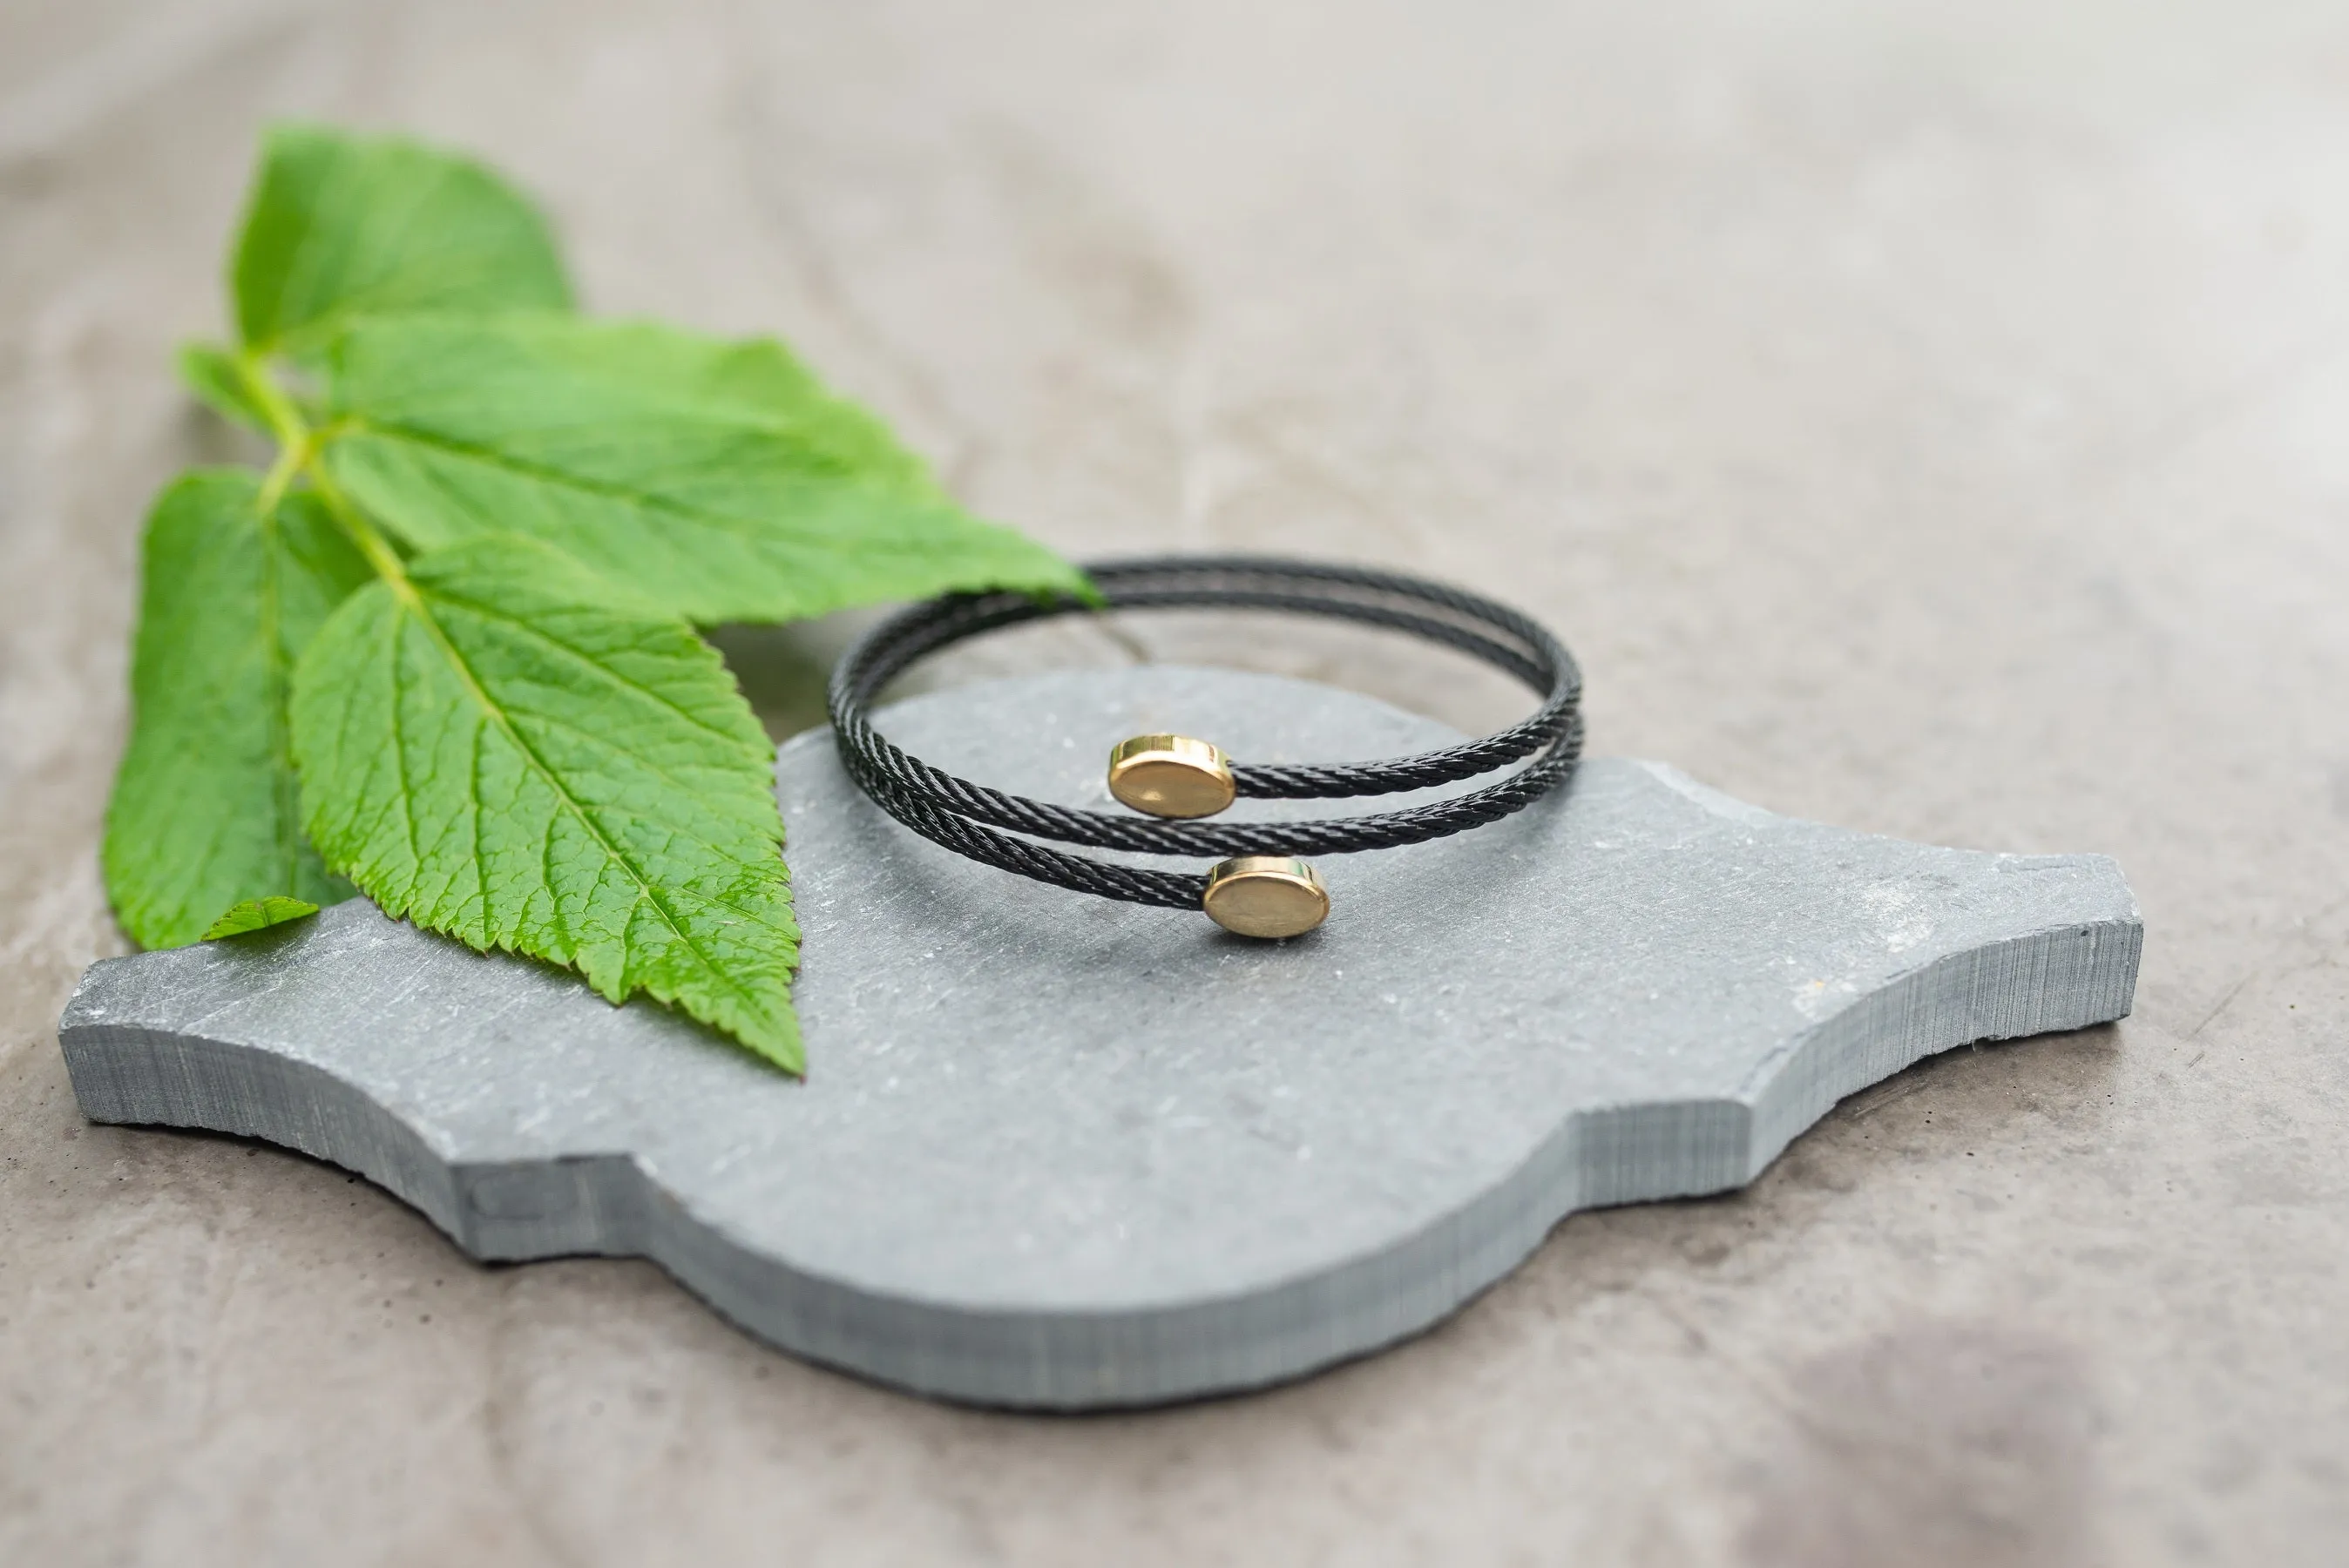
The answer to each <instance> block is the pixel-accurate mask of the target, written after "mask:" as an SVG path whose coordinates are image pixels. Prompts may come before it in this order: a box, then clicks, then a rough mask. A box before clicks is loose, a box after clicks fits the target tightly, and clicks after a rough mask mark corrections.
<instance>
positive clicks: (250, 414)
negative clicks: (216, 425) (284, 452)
mask: <svg viewBox="0 0 2349 1568" xmlns="http://www.w3.org/2000/svg"><path fill="white" fill-rule="evenodd" d="M174 357H175V360H176V362H177V364H178V366H179V371H180V380H181V384H182V385H184V386H185V387H187V388H188V390H189V391H191V392H193V393H194V394H195V395H196V396H197V397H200V398H202V400H203V402H204V404H205V406H206V407H209V408H211V409H212V412H213V413H215V414H218V415H220V416H221V417H222V418H227V419H233V420H235V421H236V422H237V423H238V424H240V425H250V426H252V427H253V428H254V429H256V430H259V431H260V432H261V433H262V434H264V435H267V434H269V433H270V429H269V416H268V415H267V414H265V413H264V412H263V411H262V408H261V405H260V404H258V403H256V402H254V400H253V389H252V388H251V387H247V386H246V385H245V382H244V374H243V371H242V370H240V369H239V368H238V366H237V362H236V356H235V355H234V354H233V353H231V352H230V351H229V350H227V349H225V348H222V347H221V346H219V345H218V344H214V343H183V344H181V345H180V349H179V353H178V354H177V355H176V356H174Z"/></svg>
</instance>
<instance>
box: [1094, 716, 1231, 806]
mask: <svg viewBox="0 0 2349 1568" xmlns="http://www.w3.org/2000/svg"><path fill="white" fill-rule="evenodd" d="M1109 792H1110V793H1111V794H1112V795H1114V796H1116V797H1117V798H1118V799H1119V800H1121V801H1123V803H1124V804H1126V805H1128V806H1131V807H1133V809H1134V810H1137V811H1146V812H1148V813H1149V814H1150V815H1151V816H1154V817H1212V816H1214V815H1215V814H1216V812H1218V811H1220V810H1223V809H1224V808H1225V807H1226V806H1228V805H1230V804H1231V803H1232V798H1233V796H1234V795H1235V794H1237V787H1236V786H1235V785H1234V784H1233V782H1232V765H1231V759H1230V758H1227V757H1226V756H1225V755H1224V754H1223V752H1222V751H1221V750H1219V749H1218V748H1216V747H1213V746H1210V745H1208V744H1207V743H1206V741H1204V740H1194V739H1192V738H1190V737H1189V736H1187V735H1137V736H1135V737H1133V738H1132V739H1130V740H1121V741H1119V742H1118V743H1117V745H1116V747H1115V748H1113V749H1112V751H1111V752H1110V754H1109Z"/></svg>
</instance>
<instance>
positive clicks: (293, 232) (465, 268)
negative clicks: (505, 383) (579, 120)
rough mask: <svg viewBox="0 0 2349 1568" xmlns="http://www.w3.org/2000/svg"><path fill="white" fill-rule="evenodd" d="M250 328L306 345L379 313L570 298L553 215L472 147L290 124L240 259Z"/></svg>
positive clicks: (262, 343)
mask: <svg viewBox="0 0 2349 1568" xmlns="http://www.w3.org/2000/svg"><path fill="white" fill-rule="evenodd" d="M230 276H231V284H232V290H233V294H234V298H235V305H236V320H237V330H238V333H239V335H241V336H242V338H243V342H244V345H245V346H246V347H247V348H250V349H253V350H254V351H255V352H259V353H272V354H274V353H286V354H292V355H295V356H300V355H304V354H306V353H308V352H310V351H312V350H313V349H315V348H316V347H317V346H319V345H320V344H322V343H323V342H324V341H325V340H326V338H327V337H328V336H330V335H332V334H333V333H334V332H335V331H336V329H337V328H338V327H339V326H340V325H342V324H343V323H344V322H345V321H347V320H349V319H351V318H352V317H354V316H357V315H367V314H371V313H378V312H394V311H419V310H450V311H485V310H554V311H560V310H567V309H569V308H570V305H571V287H570V284H568V283H566V282H565V281H564V275H563V263H562V261H561V259H560V257H559V256H558V255H557V253H556V251H555V248H554V237H553V235H552V234H551V233H550V232H548V230H547V226H546V221H545V220H544V219H543V218H542V217H540V216H539V214H538V212H537V210H536V209H534V208H533V207H532V206H531V204H530V202H529V201H527V200H526V199H524V198H523V196H522V195H521V194H520V193H519V192H518V191H515V190H514V189H513V188H512V186H510V185H508V184H507V183H506V182H505V181H503V180H501V179H500V178H499V177H498V176H497V175H495V174H493V173H492V172H491V171H490V170H487V169H484V168H483V167H481V165H480V164H478V163H475V162H473V161H472V160H470V159H466V158H460V157H458V156H456V155H454V154H451V153H447V152H441V151H439V150H435V149H432V148H429V147H423V146H419V145H418V144H417V143H415V142H412V141H408V140H405V139H400V138H398V137H358V136H352V135H350V134H348V133H347V132H344V131H338V130H331V129H326V128H324V127H321V126H307V125H281V126H278V127H275V128H274V129H272V130H271V131H270V132H269V134H268V138H267V140H266V142H265V143H264V146H263V149H262V156H261V167H260V170H259V172H258V173H257V175H256V176H255V180H254V192H253V200H252V204H251V205H250V206H249V207H248V208H247V209H246V212H245V220H244V231H243V234H242V235H241V236H240V237H239V239H238V241H237V246H236V259H235V263H234V264H233V268H232V270H231V274H230Z"/></svg>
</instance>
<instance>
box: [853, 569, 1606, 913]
mask: <svg viewBox="0 0 2349 1568" xmlns="http://www.w3.org/2000/svg"><path fill="white" fill-rule="evenodd" d="M1088 571H1089V573H1090V574H1091V576H1092V580H1093V583H1095V585H1096V586H1097V587H1098V588H1099V590H1100V592H1101V595H1102V602H1103V603H1104V604H1105V605H1106V606H1107V607H1109V608H1114V609H1173V608H1184V609H1254V610H1274V611H1283V612H1287V613H1290V614H1313V615H1321V616H1329V617H1334V618H1338V619H1341V620H1349V621H1354V622H1358V623H1361V624H1369V625H1374V626H1380V627H1384V628H1387V629H1389V630H1394V631H1401V632H1406V633H1410V634H1414V635H1417V636H1421V637H1423V638H1426V639H1428V640H1430V641H1433V642H1436V643H1440V644H1443V645H1446V646H1449V647H1453V648H1455V649H1457V650H1459V651H1461V652H1463V653H1465V654H1468V655H1471V656H1473V657H1475V658H1479V659H1482V660H1483V661H1485V663H1487V664H1490V665H1495V667H1497V668H1499V669H1502V670H1504V671H1506V672H1507V673H1508V674H1509V675H1511V676H1515V677H1516V678H1517V679H1518V680H1520V681H1522V682H1523V683H1524V684H1526V686H1530V687H1532V688H1533V689H1534V690H1535V691H1537V692H1539V693H1541V694H1543V697H1544V700H1543V703H1542V706H1541V707H1540V708H1538V709H1537V711H1536V712H1535V713H1534V714H1533V715H1532V716H1531V717H1528V718H1526V719H1525V720H1523V721H1522V722H1520V723H1518V724H1516V725H1513V726H1511V727H1508V728H1506V729H1504V730H1500V731H1498V732H1496V733H1495V734H1493V735H1488V736H1485V737H1482V738H1478V739H1475V740H1468V741H1463V742H1460V743H1458V744H1456V745H1454V746H1448V747H1444V748H1439V749H1437V750H1433V751H1428V752H1423V753H1420V754H1419V755H1417V756H1413V757H1402V758H1387V759H1384V760H1381V761H1374V762H1359V763H1348V764H1337V765H1324V764H1270V765H1268V764H1246V763H1234V764H1232V766H1231V771H1232V776H1233V780H1234V783H1235V785H1236V786H1237V793H1238V794H1240V795H1242V796H1247V797H1251V798H1255V799H1343V798H1350V797H1353V796H1361V795H1374V794H1388V793H1392V792H1395V791H1398V790H1406V789H1426V788H1430V787H1433V786H1436V785H1441V784H1446V783H1452V782H1455V781H1458V780H1461V779H1472V778H1475V776H1477V775H1478V774H1480V773H1486V772H1490V771H1492V770H1494V769H1497V768H1503V767H1506V766H1507V765H1509V764H1510V763H1512V762H1516V761H1519V760H1521V759H1523V758H1526V757H1529V756H1530V757H1535V760H1534V761H1533V762H1532V763H1531V764H1530V765H1529V766H1527V767H1526V768H1524V769H1519V770H1518V771H1517V772H1515V773H1513V774H1511V775H1509V776H1508V777H1507V778H1506V779H1502V780H1500V781H1499V782H1498V783H1495V784H1491V785H1487V786H1485V788H1483V789H1475V790H1472V791H1470V792H1468V793H1466V794H1463V795H1458V796H1454V797H1452V798H1450V799H1442V800H1436V801H1433V802H1430V803H1427V804H1424V805H1419V806H1413V807H1408V808H1405V809H1403V810H1396V811H1389V812H1384V813H1381V814H1379V815H1375V816H1367V817H1352V818H1331V819H1322V820H1312V821H1301V822H1248V823H1228V822H1227V823H1216V822H1205V821H1169V820H1162V819H1155V818H1146V817H1120V816H1112V815H1110V814H1108V813H1106V812H1099V811H1084V810H1075V809H1072V808H1070V807H1064V806H1055V805H1052V804H1050V803H1049V802H1046V801H1041V800H1035V799H1029V798H1028V797H1025V796H1020V795H1013V794H1009V793H1007V792H1005V791H1002V790H998V789H989V788H988V787H987V786H985V785H981V784H976V783H973V782H971V781H970V780H968V779H962V778H958V777H957V776H956V775H954V774H951V773H948V772H947V771H945V770H944V769H939V768H936V767H933V766H931V765H930V764H928V763H926V762H924V761H922V760H921V759H920V758H916V757H914V756H912V755H911V754H909V753H907V752H905V750H903V749H901V748H898V747H897V746H895V745H894V744H892V743H891V742H890V741H889V740H888V739H887V738H886V737H885V736H883V735H882V734H881V733H880V732H879V731H878V730H877V729H875V728H874V727H873V724H872V722H871V721H870V719H868V718H867V717H865V712H864V709H865V706H866V705H867V704H868V703H869V702H870V701H871V700H872V698H873V696H874V694H875V693H877V692H878V691H879V690H880V689H881V688H882V687H883V686H885V685H886V684H887V683H888V682H889V681H890V680H891V679H892V678H893V677H895V676H896V675H898V674H899V673H901V672H902V671H904V670H905V668H906V667H907V666H909V665H912V664H914V663H915V662H916V660H918V659H920V658H922V657H924V656H925V655H928V654H931V653H935V652H936V651H937V650H938V649H940V648H943V647H945V646H947V645H949V644H952V643H956V642H959V641H961V640H963V639H965V638H967V637H971V636H976V635H978V634H981V633H984V632H988V631H993V630H996V629H999V628H1000V627H1004V626H1009V625H1015V624H1020V623H1023V622H1027V621H1033V620H1040V619H1043V618H1045V617H1049V616H1053V615H1061V614H1070V613H1071V612H1074V611H1078V610H1084V609H1090V608H1092V607H1093V606H1091V605H1089V604H1087V603H1084V602H1082V601H1080V600H1077V599H1075V598H1072V597H1065V596H1063V597H1055V598H1039V597H1035V596H1031V595H1026V594H1019V593H1002V592H996V593H953V594H947V595H945V596H943V597H941V598H937V599H933V600H930V601H928V602H926V603H921V604H917V605H915V606H913V607H911V608H910V609H907V610H905V611H903V612H901V613H900V614H897V615H895V616H893V617H892V618H891V619H889V620H887V621H885V622H883V623H882V624H880V625H878V626H875V627H874V628H873V629H872V630H871V631H870V632H868V633H867V634H865V635H864V637H862V638H860V639H859V640H858V642H857V643H856V645H854V646H853V647H852V648H850V650H849V651H848V653H847V654H846V655H844V656H843V658H842V659H841V661H840V664H839V665H838V666H837V667H836V668H835V669H834V671H833V677H832V681H831V683H830V686H829V688H828V690H827V693H826V699H827V706H828V707H829V708H830V711H831V715H832V721H833V733H834V737H835V739H836V741H837V744H838V746H839V748H840V754H841V758H842V761H843V765H844V766H845V767H846V768H847V770H848V772H849V774H850V776H851V777H852V778H853V779H855V780H856V783H857V785H858V787H859V788H860V789H863V790H864V792H865V793H866V794H867V795H868V796H870V797H871V798H872V799H873V800H874V802H875V803H876V804H878V805H879V806H881V807H882V809H883V810H886V811H887V812H888V813H889V814H890V815H891V816H893V817H895V819H896V820H898V821H900V822H902V823H904V824H905V826H906V827H908V828H911V829H912V830H914V831H916V832H917V833H920V834H921V835H922V836H923V837H925V838H926V839H929V840H931V841H933V842H936V843H938V844H941V845H943V846H945V847H946V848H947V849H950V850H953V851H956V852H957V853H959V854H964V855H968V856H970V857H971V858H973V859H975V860H978V861H983V862H985V863H987V864H989V865H993V866H996V867H998V868H999V869H1001V870H1004V871H1009V872H1017V873H1019V875H1022V876H1028V877H1033V878H1035V879H1037V880H1039V881H1042V882H1052V883H1055V884H1057V885H1059V886H1061V887H1067V888H1071V889H1073V890H1075V891H1077V892H1091V893H1096V894H1099V895H1101V896H1103V897H1108V898H1116V899H1123V900H1126V901H1129V902H1133V903H1152V904H1163V905H1169V906H1173V907H1178V908H1196V907H1197V906H1198V903H1199V900H1200V897H1201V895H1202V893H1203V892H1205V889H1206V878H1205V877H1204V876H1200V875H1192V874H1187V873H1184V872H1164V871H1154V870H1149V869H1145V868H1141V867H1134V866H1126V865H1120V864H1115V863H1112V862H1109V861H1095V860H1090V859H1087V858H1085V857H1083V856H1079V855H1071V854H1067V853H1064V852H1062V851H1058V850H1054V849H1050V848H1049V847H1047V846H1046V845H1043V844H1039V843H1035V842H1032V841H1030V840H1029V839H1026V838H1019V837H1015V836H1014V834H1029V835H1033V837H1035V838H1040V839H1049V840H1054V841H1060V842H1062V843H1072V844H1081V845H1087V846H1091V847H1093V848H1098V849H1112V850H1128V851H1139V852H1143V853H1148V854H1162V855H1215V856H1229V855H1250V854H1291V855H1296V854H1346V853H1352V852H1355V851H1363V850H1373V849H1387V848H1392V847H1394V846H1396V845H1400V844H1409V843H1418V842H1423V841H1426V840H1429V839H1434V838H1441V837H1444V835H1446V834H1449V833H1454V832H1458V831H1461V830H1464V829H1466V828H1474V827H1479V826H1482V825H1484V824H1485V823H1487V822H1492V821H1496V820H1499V819H1501V818H1502V817H1505V816H1507V815H1509V814H1510V813H1511V812H1514V811H1517V810H1523V809H1524V808H1525V807H1526V806H1528V805H1530V804H1531V803H1532V802H1533V801H1535V800H1537V799H1540V798H1541V797H1542V796H1543V795H1544V794H1546V793H1547V792H1548V791H1549V790H1550V789H1553V788H1555V787H1556V786H1557V784H1558V783H1560V782H1561V781H1562V780H1564V779H1566V778H1568V776H1570V775H1571V774H1572V772H1573V770H1574V766H1575V762H1576V760H1577V758H1578V757H1579V756H1580V754H1581V747H1582V719H1581V714H1580V710H1579V703H1580V698H1581V691H1582V679H1581V673H1580V671H1579V670H1578V668H1577V667H1576V665H1575V663H1574V659H1573V655H1570V654H1568V652H1567V651H1566V648H1565V647H1564V645H1561V644H1560V643H1559V642H1558V641H1557V638H1555V637H1554V636H1552V635H1551V634H1550V633H1549V632H1548V631H1547V628H1545V627H1543V626H1542V625H1541V624H1539V623H1538V622H1536V621H1534V620H1532V619H1530V618H1528V617H1526V616H1525V615H1523V614H1519V613H1518V612H1516V611H1515V610H1512V609H1510V608H1509V607H1508V606H1506V605H1505V604H1500V603H1495V602H1494V601H1492V600H1490V599H1485V598H1483V597H1482V596H1480V595H1477V594H1473V593H1466V592H1464V591H1463V590H1460V589H1456V588H1452V587H1448V586H1445V585H1444V584H1441V583H1428V582H1425V581H1423V580H1421V579H1417V578H1412V577H1403V576H1399V575H1397V574H1394V573H1382V572H1372V571H1369V570H1365V569H1361V568H1356V567H1344V566H1328V565H1322V564H1319V563H1317V562H1298V561H1286V560H1279V559H1274V558H1269V557H1258V556H1208V557H1182V556H1178V557H1159V558H1151V559H1144V560H1137V561H1123V562H1102V563H1099V564H1096V565H1094V566H1092V567H1090V568H1089V569H1088ZM1537 754H1538V755H1537ZM999 830H1009V831H999Z"/></svg>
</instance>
